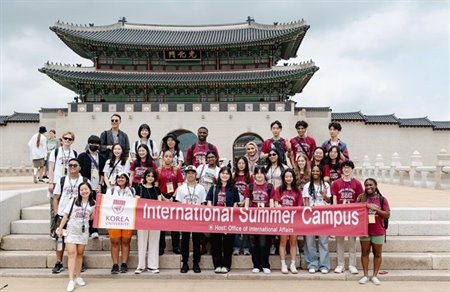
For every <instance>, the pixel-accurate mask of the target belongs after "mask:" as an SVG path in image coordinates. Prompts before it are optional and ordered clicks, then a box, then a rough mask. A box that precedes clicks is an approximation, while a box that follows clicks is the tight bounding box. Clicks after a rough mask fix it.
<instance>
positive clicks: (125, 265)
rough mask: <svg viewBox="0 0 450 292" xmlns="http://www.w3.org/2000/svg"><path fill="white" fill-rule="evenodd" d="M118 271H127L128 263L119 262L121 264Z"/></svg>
mask: <svg viewBox="0 0 450 292" xmlns="http://www.w3.org/2000/svg"><path fill="white" fill-rule="evenodd" d="M120 272H121V273H126V272H128V265H127V264H121V265H120Z"/></svg>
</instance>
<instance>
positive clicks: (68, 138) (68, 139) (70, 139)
mask: <svg viewBox="0 0 450 292" xmlns="http://www.w3.org/2000/svg"><path fill="white" fill-rule="evenodd" d="M63 139H64V140H66V141H73V139H72V138H70V137H63Z"/></svg>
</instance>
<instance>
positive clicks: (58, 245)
mask: <svg viewBox="0 0 450 292" xmlns="http://www.w3.org/2000/svg"><path fill="white" fill-rule="evenodd" d="M56 250H57V251H62V250H63V238H62V236H61V237H58V240H57V241H56Z"/></svg>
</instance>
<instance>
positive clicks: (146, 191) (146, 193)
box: [136, 184, 161, 200]
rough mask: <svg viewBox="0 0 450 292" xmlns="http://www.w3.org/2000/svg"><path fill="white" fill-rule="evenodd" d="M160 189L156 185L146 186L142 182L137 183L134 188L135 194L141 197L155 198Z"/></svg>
mask: <svg viewBox="0 0 450 292" xmlns="http://www.w3.org/2000/svg"><path fill="white" fill-rule="evenodd" d="M160 194H161V191H160V190H159V188H158V187H151V188H147V187H145V186H144V185H143V184H139V186H138V187H137V190H136V195H138V196H139V197H141V198H142V199H149V200H157V199H158V196H159V195H160Z"/></svg>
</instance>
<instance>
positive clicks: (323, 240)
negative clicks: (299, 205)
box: [303, 165, 331, 274]
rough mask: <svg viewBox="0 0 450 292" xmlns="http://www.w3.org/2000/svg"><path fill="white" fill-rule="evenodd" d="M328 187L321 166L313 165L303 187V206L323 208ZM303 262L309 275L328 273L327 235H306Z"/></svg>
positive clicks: (328, 195)
mask: <svg viewBox="0 0 450 292" xmlns="http://www.w3.org/2000/svg"><path fill="white" fill-rule="evenodd" d="M330 197H331V193H330V186H329V185H328V183H327V182H325V181H324V177H323V170H322V166H320V165H314V166H313V167H312V168H311V179H310V181H309V182H308V183H306V185H305V186H304V187H303V200H304V202H303V203H304V206H325V205H327V203H328V202H329V201H330ZM316 237H317V239H318V243H319V254H317V245H316ZM304 245H305V246H304V248H303V250H304V252H305V262H306V265H307V268H308V271H309V272H310V273H311V274H314V273H316V272H317V271H318V270H319V271H320V272H321V273H322V274H328V272H329V271H330V253H329V250H328V235H319V236H316V235H306V236H305V244H304Z"/></svg>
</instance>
